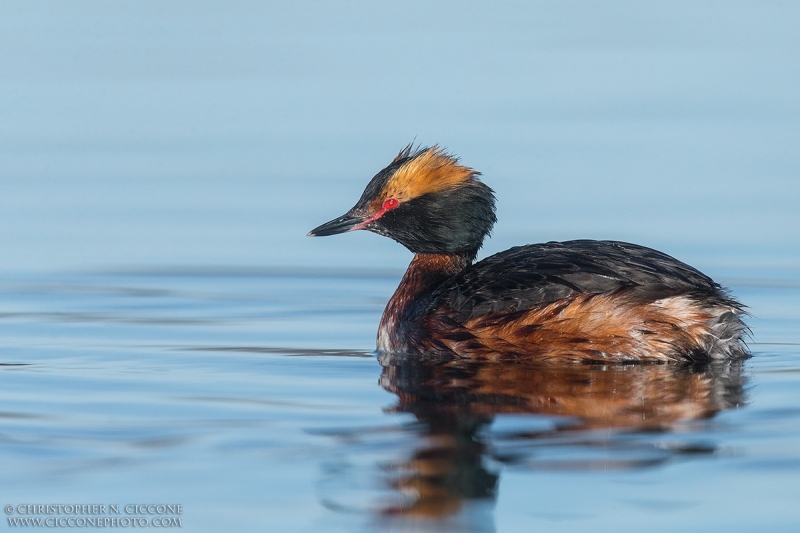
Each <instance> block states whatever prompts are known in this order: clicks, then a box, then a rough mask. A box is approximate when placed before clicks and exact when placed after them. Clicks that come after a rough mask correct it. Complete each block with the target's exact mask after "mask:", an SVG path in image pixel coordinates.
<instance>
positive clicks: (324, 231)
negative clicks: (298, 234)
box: [308, 211, 367, 237]
mask: <svg viewBox="0 0 800 533" xmlns="http://www.w3.org/2000/svg"><path fill="white" fill-rule="evenodd" d="M366 220H367V219H366V218H365V217H362V216H358V215H356V214H354V213H353V212H352V211H349V212H347V213H345V214H344V215H342V216H340V217H339V218H334V219H333V220H331V221H330V222H326V223H325V224H323V225H321V226H319V227H316V228H314V229H312V230H311V231H309V232H308V236H309V237H327V236H328V235H337V234H339V233H344V232H346V231H352V230H354V229H361V228H359V227H358V226H359V225H360V224H363V223H364V222H366Z"/></svg>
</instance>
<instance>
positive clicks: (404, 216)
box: [309, 145, 497, 259]
mask: <svg viewBox="0 0 800 533" xmlns="http://www.w3.org/2000/svg"><path fill="white" fill-rule="evenodd" d="M479 175H480V173H479V172H476V171H475V170H473V169H471V168H469V167H465V166H463V165H461V164H459V160H458V158H457V157H455V156H453V155H451V154H448V153H447V152H446V151H445V150H443V149H442V148H439V147H438V146H433V147H430V148H417V149H414V148H413V147H412V146H411V145H408V146H406V147H405V148H404V149H403V150H402V151H401V152H400V153H399V154H397V157H395V158H394V160H393V161H392V162H391V163H390V164H389V165H388V166H387V167H386V168H384V169H383V170H381V171H380V172H378V173H377V174H376V175H375V177H373V178H372V180H371V181H370V182H369V184H368V185H367V188H366V189H364V192H363V194H362V195H361V199H359V201H358V202H357V203H356V205H355V206H353V208H352V209H350V211H348V212H347V213H345V214H344V215H342V216H340V217H339V218H335V219H333V220H331V221H330V222H327V223H325V224H322V225H321V226H319V227H317V228H314V229H313V230H311V231H310V232H309V236H320V237H322V236H326V235H336V234H338V233H344V232H347V231H353V230H359V229H365V230H368V231H372V232H374V233H378V234H379V235H384V236H386V237H390V238H392V239H394V240H396V241H397V242H399V243H400V244H402V245H404V246H405V247H406V248H408V249H409V250H411V251H412V252H414V253H459V254H464V255H469V256H471V257H470V258H471V259H472V258H474V257H475V254H477V252H478V249H479V248H480V247H481V245H482V244H483V239H484V237H486V236H487V235H488V234H489V232H490V231H491V229H492V226H493V225H494V223H495V221H496V220H497V219H496V217H495V212H494V201H495V198H494V192H493V191H492V189H491V188H489V187H488V186H487V185H485V184H484V183H483V182H481V181H480V180H479V179H478V176H479Z"/></svg>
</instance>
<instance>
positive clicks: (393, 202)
mask: <svg viewBox="0 0 800 533" xmlns="http://www.w3.org/2000/svg"><path fill="white" fill-rule="evenodd" d="M398 203H399V202H398V201H397V200H395V199H394V198H389V199H388V200H386V201H385V202H383V209H385V210H386V211H388V210H389V209H394V208H395V207H397V204H398Z"/></svg>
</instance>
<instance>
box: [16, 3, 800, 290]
mask: <svg viewBox="0 0 800 533" xmlns="http://www.w3.org/2000/svg"><path fill="white" fill-rule="evenodd" d="M798 28H800V4H798V3H796V2H733V1H724V2H722V1H720V2H716V1H710V2H639V1H630V2H603V3H599V2H563V1H560V0H559V1H552V2H491V3H489V2H487V3H477V2H428V1H424V2H422V1H421V2H392V3H388V2H367V1H365V2H298V1H287V2H245V3H242V2H216V3H215V2H194V1H192V2H160V1H154V2H144V1H136V2H103V1H97V2H60V1H53V2H37V1H18V2H11V1H7V2H3V3H2V4H0V250H2V256H0V257H1V259H0V270H4V271H53V270H56V271H61V270H65V269H67V270H74V269H79V270H85V269H98V268H99V269H106V268H113V269H117V268H127V267H131V266H133V267H142V266H144V267H152V266H156V267H160V266H186V265H194V266H198V265H202V266H213V267H217V266H248V267H260V266H276V265H277V266H280V265H284V266H286V265H301V266H302V265H306V266H317V267H319V266H322V267H325V266H326V265H339V266H353V265H361V266H364V265H372V266H382V267H393V268H402V267H403V266H404V265H405V263H406V262H407V260H408V258H409V254H408V252H406V251H405V250H404V249H403V248H402V247H400V246H399V245H396V244H395V243H392V242H390V241H387V240H385V239H382V238H379V237H377V236H374V235H366V234H359V235H347V236H342V237H339V238H331V239H307V238H305V233H306V232H307V231H308V230H309V229H310V228H312V227H314V226H316V225H317V224H319V223H321V222H324V221H326V220H328V219H330V218H333V217H334V216H337V215H339V214H341V213H342V212H344V211H345V210H346V209H348V208H349V207H350V206H351V205H352V204H353V203H354V202H355V201H356V199H357V198H358V196H359V195H360V193H361V190H362V188H363V186H364V185H365V184H366V182H367V181H368V179H369V178H370V177H371V176H372V175H373V174H374V173H375V172H377V171H378V170H379V169H380V168H382V167H383V166H384V165H385V164H386V163H388V161H389V160H390V159H391V158H392V157H393V155H394V154H395V153H396V152H397V150H399V149H400V148H401V147H403V146H404V145H405V144H406V143H408V142H409V141H411V140H412V139H416V140H417V142H420V143H423V144H432V143H436V142H438V143H442V144H443V145H445V146H447V147H448V148H450V149H451V150H452V151H453V152H455V153H456V154H458V155H460V156H461V157H462V159H463V161H464V162H465V164H468V165H470V166H473V167H475V168H477V169H478V170H480V171H482V172H483V173H484V175H485V181H486V182H487V183H489V184H490V185H491V186H492V187H493V188H495V190H496V191H497V195H498V199H499V203H498V206H499V219H500V222H499V223H498V225H497V227H496V231H495V237H494V239H493V240H491V241H489V243H488V244H487V246H486V248H485V251H486V252H493V251H497V250H500V249H504V248H506V247H508V246H511V245H514V244H521V243H525V242H537V241H545V240H553V239H569V238H582V237H590V238H611V239H621V240H630V241H635V242H639V243H641V244H645V245H649V246H653V247H656V248H661V249H664V250H665V251H667V252H670V253H672V254H674V255H677V256H679V257H680V258H681V259H684V260H686V261H688V262H691V263H694V264H696V265H697V266H699V267H701V268H704V269H706V270H710V271H711V273H712V274H722V275H726V276H736V275H739V273H741V272H745V273H747V272H750V271H752V269H753V268H759V269H763V268H770V269H773V270H780V271H785V270H787V269H788V270H789V271H794V272H796V271H797V269H798V268H800V253H799V251H800V232H799V231H798V230H797V228H798V227H800V214H798V212H799V211H800V209H798V207H800V160H799V157H798V147H800V98H799V96H800V94H799V93H798V87H799V86H800V31H798Z"/></svg>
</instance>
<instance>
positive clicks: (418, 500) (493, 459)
mask: <svg viewBox="0 0 800 533" xmlns="http://www.w3.org/2000/svg"><path fill="white" fill-rule="evenodd" d="M379 361H380V363H381V365H382V373H381V377H380V384H381V386H382V387H383V388H384V389H386V390H387V391H389V392H391V393H393V394H394V395H396V397H397V401H396V403H395V404H394V405H392V406H390V407H387V408H386V411H387V412H388V413H409V414H412V415H413V416H414V418H415V420H416V422H414V423H407V424H405V425H403V426H400V427H394V428H388V427H387V428H383V429H382V430H381V429H380V428H369V429H361V430H340V431H338V432H331V433H329V435H330V436H333V437H335V438H337V439H338V441H339V443H338V448H337V453H336V458H335V459H332V460H330V461H328V462H327V463H326V465H325V468H324V475H323V480H322V482H321V483H320V498H321V499H322V501H323V503H324V504H325V505H326V506H327V507H328V508H331V509H334V510H347V511H367V512H370V513H375V514H376V515H377V516H379V517H380V518H379V519H380V520H383V521H386V520H388V521H391V522H393V523H396V522H402V523H408V522H409V521H410V522H414V521H416V520H420V519H422V520H426V519H427V520H430V519H436V520H437V521H440V522H438V523H439V525H440V526H441V527H445V526H446V525H447V524H450V526H451V527H452V529H453V530H475V531H484V530H490V531H491V530H493V525H492V524H493V520H492V516H491V514H492V513H491V504H492V503H493V501H494V499H495V498H496V495H497V487H498V482H499V477H500V472H501V470H503V469H512V470H523V471H527V472H529V474H530V473H535V472H536V471H602V472H609V471H614V470H635V469H645V468H653V467H657V466H660V465H663V464H665V463H667V462H670V461H676V460H683V459H688V458H691V457H694V456H698V455H701V456H703V455H710V454H714V453H716V452H717V445H716V444H715V442H714V441H713V438H712V437H710V435H709V433H708V432H707V431H703V429H702V424H703V423H704V421H706V420H708V419H709V418H711V417H713V416H714V415H715V414H716V413H718V412H720V411H721V410H724V409H729V408H732V407H737V406H740V405H742V404H744V403H745V401H746V389H747V387H746V383H747V378H746V376H745V374H743V372H742V363H741V362H732V363H725V364H716V365H707V366H702V367H697V366H694V367H693V366H686V365H683V366H681V365H613V366H598V365H591V366H590V365H554V364H535V363H525V362H519V363H516V364H509V363H484V362H474V361H463V360H454V361H436V360H426V359H422V360H420V359H418V358H408V357H402V356H393V355H385V356H381V357H380V358H379ZM398 433H400V434H401V436H399V435H398ZM487 504H488V505H487ZM466 509H471V510H470V511H468V512H466V513H465V510H466ZM475 509H482V511H480V512H479V513H478V514H479V515H482V518H480V519H477V520H476V518H475V514H476V513H475ZM464 516H469V517H470V518H469V520H467V521H464V520H465V518H464ZM395 525H396V524H395Z"/></svg>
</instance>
